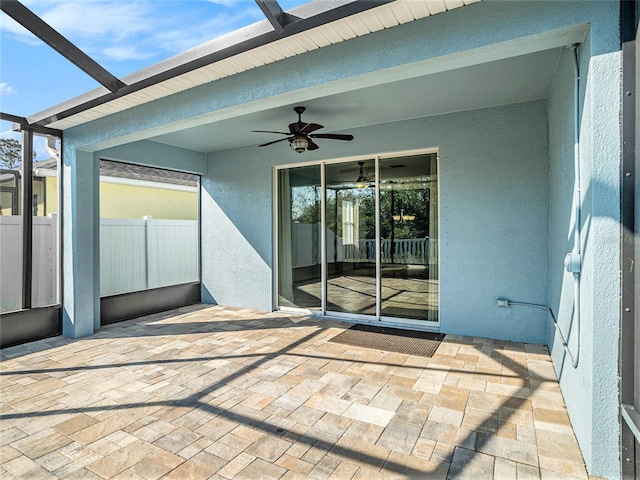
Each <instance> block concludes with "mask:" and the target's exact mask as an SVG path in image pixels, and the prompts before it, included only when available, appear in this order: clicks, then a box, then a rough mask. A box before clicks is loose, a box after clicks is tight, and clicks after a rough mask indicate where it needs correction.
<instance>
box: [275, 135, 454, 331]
mask: <svg viewBox="0 0 640 480" xmlns="http://www.w3.org/2000/svg"><path fill="white" fill-rule="evenodd" d="M428 154H435V155H436V162H437V165H438V170H437V171H438V174H437V179H436V182H437V191H438V205H437V212H436V215H437V219H438V225H440V203H441V202H440V175H441V168H440V149H439V148H437V147H432V148H423V149H415V150H403V151H399V152H385V153H380V154H371V155H358V156H350V157H340V158H329V159H321V160H312V161H307V162H296V163H288V164H283V165H277V166H274V167H273V192H272V198H273V202H272V219H273V223H272V227H273V228H272V245H273V250H272V258H273V268H272V273H273V276H272V286H273V289H272V293H273V295H272V302H273V304H272V309H273V310H274V311H281V312H285V313H292V314H298V315H310V316H314V317H320V318H324V319H330V320H344V321H350V322H358V323H367V324H375V325H382V326H390V327H401V328H410V329H412V330H423V331H429V332H439V331H440V315H439V312H438V321H437V322H436V321H432V320H418V319H409V318H400V317H387V316H384V315H381V312H380V307H381V302H380V298H381V293H382V292H381V289H382V282H381V258H380V235H379V233H380V182H379V181H376V186H375V189H376V192H375V208H376V213H375V215H376V314H375V315H363V314H357V313H345V312H332V311H327V305H326V300H327V292H326V285H327V267H326V263H327V258H326V255H327V253H326V246H327V234H326V211H325V207H324V206H325V205H326V191H325V189H326V178H325V176H326V169H325V168H324V167H325V166H326V165H334V164H340V163H353V162H358V161H366V160H374V162H375V178H376V179H379V178H380V160H383V159H388V158H402V157H409V156H416V155H428ZM315 165H318V166H319V167H320V182H321V189H320V190H321V195H320V201H321V202H322V203H321V205H322V208H321V209H320V211H321V219H320V221H321V224H322V229H321V230H322V234H321V236H320V243H321V245H320V251H321V255H320V262H321V275H320V282H321V295H322V298H321V309H320V310H310V309H305V308H298V307H287V306H280V305H279V301H278V292H279V258H278V252H279V248H278V247H279V241H278V206H279V205H278V200H279V199H278V191H279V190H278V176H279V175H278V173H279V172H280V170H286V169H290V168H298V167H310V166H315ZM439 237H440V232H439V234H438V239H439ZM440 259H441V253H440V245H438V279H439V278H440V271H441V264H440ZM441 290H442V289H441V284H440V283H439V286H438V310H439V309H440V297H441Z"/></svg>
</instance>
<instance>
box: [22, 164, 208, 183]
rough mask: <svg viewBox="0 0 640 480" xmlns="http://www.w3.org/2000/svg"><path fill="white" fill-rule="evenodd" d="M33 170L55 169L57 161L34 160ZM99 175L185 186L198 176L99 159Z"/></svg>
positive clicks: (194, 180) (195, 181)
mask: <svg viewBox="0 0 640 480" xmlns="http://www.w3.org/2000/svg"><path fill="white" fill-rule="evenodd" d="M33 168H34V170H40V171H43V170H50V171H51V172H54V171H55V170H57V168H58V167H57V161H56V160H55V159H54V158H49V159H47V160H42V161H39V162H34V164H33ZM100 177H102V178H104V177H108V178H122V179H128V180H137V181H141V182H155V183H163V184H169V185H181V186H185V187H197V186H198V176H197V175H193V174H190V173H182V172H176V171H173V170H164V169H161V168H151V167H145V166H141V165H134V164H131V163H122V162H112V161H110V160H100Z"/></svg>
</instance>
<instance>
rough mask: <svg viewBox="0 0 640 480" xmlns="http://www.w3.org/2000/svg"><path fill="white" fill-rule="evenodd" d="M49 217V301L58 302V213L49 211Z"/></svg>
mask: <svg viewBox="0 0 640 480" xmlns="http://www.w3.org/2000/svg"><path fill="white" fill-rule="evenodd" d="M47 216H48V217H49V233H50V234H51V235H50V237H49V248H50V249H51V253H50V254H49V261H50V264H51V298H50V300H51V303H58V302H59V295H58V285H59V283H58V265H59V263H58V262H59V261H60V249H59V248H58V231H59V229H58V214H57V213H50V214H49V215H47Z"/></svg>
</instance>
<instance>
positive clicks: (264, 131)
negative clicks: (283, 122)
mask: <svg viewBox="0 0 640 480" xmlns="http://www.w3.org/2000/svg"><path fill="white" fill-rule="evenodd" d="M251 131H252V132H255V133H280V134H282V135H291V134H290V133H287V132H272V131H271V130H251Z"/></svg>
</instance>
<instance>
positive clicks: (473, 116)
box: [202, 101, 549, 343]
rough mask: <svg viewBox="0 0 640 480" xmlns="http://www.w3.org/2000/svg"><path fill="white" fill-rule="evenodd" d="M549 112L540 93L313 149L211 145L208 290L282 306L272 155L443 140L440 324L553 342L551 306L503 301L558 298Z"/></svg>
mask: <svg viewBox="0 0 640 480" xmlns="http://www.w3.org/2000/svg"><path fill="white" fill-rule="evenodd" d="M546 119H547V112H546V102H545V101H539V102H529V103H524V104H518V105H510V106H506V107H500V108H491V109H483V110H477V111H471V112H463V113H456V114H450V115H444V116H438V117H429V118H423V119H417V120H411V121H409V122H397V123H394V124H387V125H378V126H375V127H369V128H364V129H358V130H357V131H353V134H354V135H355V138H356V140H354V141H353V142H351V143H350V144H343V143H340V144H339V145H335V144H332V143H331V142H325V143H323V147H322V149H320V150H317V151H316V152H305V154H304V157H300V156H298V155H297V154H296V153H294V152H292V151H291V150H290V149H289V148H288V146H287V145H284V144H283V145H282V147H283V148H277V147H275V148H270V149H259V148H256V147H251V148H242V149H237V150H232V151H226V152H221V153H217V154H210V155H209V157H208V170H207V175H205V176H204V177H203V181H202V186H203V194H202V217H203V232H202V242H203V243H202V246H203V248H202V251H203V254H202V262H203V264H202V271H203V284H204V289H205V290H206V291H207V292H208V293H209V294H210V297H209V298H208V300H210V301H215V302H217V303H222V304H226V305H236V306H243V307H252V308H259V309H262V310H270V309H271V308H272V307H273V300H272V298H273V291H272V288H273V282H272V266H273V263H274V254H273V233H272V230H273V227H272V225H273V218H272V217H273V214H272V211H273V210H272V205H273V203H272V201H273V199H272V190H273V171H272V167H273V166H275V165H281V164H288V163H292V162H294V161H300V160H302V159H304V160H306V161H310V160H313V159H314V158H316V159H332V158H342V157H345V156H350V155H363V154H378V153H386V152H399V151H401V150H408V149H422V148H434V147H437V148H439V149H440V248H441V251H440V258H441V265H440V278H441V283H440V285H441V287H440V288H441V297H440V298H441V306H440V319H441V330H442V331H443V332H449V333H460V334H465V335H477V336H484V337H489V338H499V339H505V340H515V341H524V342H532V343H546V342H547V322H548V319H547V317H546V315H545V313H544V312H541V311H537V310H526V309H519V310H517V309H515V308H514V309H501V308H497V307H496V299H497V298H498V297H504V296H507V297H509V298H511V299H513V300H519V301H530V302H538V303H546V301H547V294H548V289H547V285H548V269H547V266H548V221H547V218H548V197H549V195H548V161H547V127H546ZM334 143H339V142H334ZM220 246H223V247H222V248H219V247H220Z"/></svg>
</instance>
